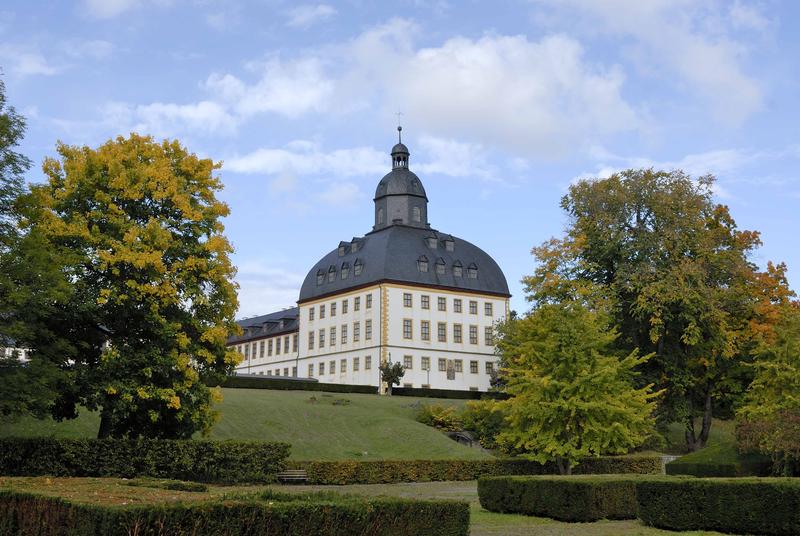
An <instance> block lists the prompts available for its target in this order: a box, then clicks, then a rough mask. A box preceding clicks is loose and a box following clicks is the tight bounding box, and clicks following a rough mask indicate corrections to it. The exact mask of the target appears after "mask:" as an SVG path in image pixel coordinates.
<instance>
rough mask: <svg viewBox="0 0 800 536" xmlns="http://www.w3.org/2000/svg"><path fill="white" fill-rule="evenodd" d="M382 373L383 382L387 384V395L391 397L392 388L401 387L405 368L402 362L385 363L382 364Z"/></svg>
mask: <svg viewBox="0 0 800 536" xmlns="http://www.w3.org/2000/svg"><path fill="white" fill-rule="evenodd" d="M380 371H381V381H382V382H383V383H385V384H386V389H387V391H386V393H387V394H389V395H391V394H392V386H393V385H400V380H402V379H403V376H405V374H406V369H404V368H403V365H402V363H400V362H397V363H392V362H390V361H385V362H383V363H381V366H380Z"/></svg>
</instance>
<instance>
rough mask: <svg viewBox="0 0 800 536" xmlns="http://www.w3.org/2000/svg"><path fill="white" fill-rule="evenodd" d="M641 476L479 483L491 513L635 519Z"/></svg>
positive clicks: (496, 479)
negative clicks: (638, 483) (637, 488)
mask: <svg viewBox="0 0 800 536" xmlns="http://www.w3.org/2000/svg"><path fill="white" fill-rule="evenodd" d="M637 479H638V477H630V476H629V477H619V476H602V477H600V476H584V477H579V476H575V477H572V476H571V477H559V476H501V477H496V476H495V477H483V478H480V479H479V480H478V497H479V498H480V502H481V506H482V507H484V508H485V509H486V510H489V511H491V512H501V513H515V514H526V515H534V516H544V517H551V518H553V519H559V520H561V521H583V522H586V521H597V520H598V519H634V518H636V481H637Z"/></svg>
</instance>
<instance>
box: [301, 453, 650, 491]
mask: <svg viewBox="0 0 800 536" xmlns="http://www.w3.org/2000/svg"><path fill="white" fill-rule="evenodd" d="M289 468H290V469H304V470H305V471H306V472H307V474H308V481H309V484H320V485H322V484H335V485H347V484H388V483H396V482H434V481H450V480H452V481H456V480H475V479H476V478H478V477H482V476H493V475H541V474H553V473H556V472H557V471H558V469H557V468H556V466H555V464H553V463H547V464H541V463H539V462H535V461H533V460H529V459H525V458H497V459H490V460H402V461H400V460H396V461H392V460H386V461H338V462H323V461H303V462H293V461H290V462H289ZM575 472H576V473H580V474H610V473H630V474H660V473H661V458H660V457H659V456H640V457H612V456H601V457H594V458H587V459H585V460H582V461H581V464H580V465H579V466H578V467H576V468H575Z"/></svg>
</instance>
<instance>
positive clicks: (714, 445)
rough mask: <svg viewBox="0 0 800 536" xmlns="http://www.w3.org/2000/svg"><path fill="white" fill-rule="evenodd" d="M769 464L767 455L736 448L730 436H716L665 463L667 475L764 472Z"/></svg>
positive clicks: (750, 473)
mask: <svg viewBox="0 0 800 536" xmlns="http://www.w3.org/2000/svg"><path fill="white" fill-rule="evenodd" d="M771 468H772V462H771V461H770V459H769V457H767V456H764V455H762V454H758V453H742V452H739V451H738V450H737V444H736V439H735V438H734V437H732V436H731V437H725V438H721V437H717V438H715V440H714V441H711V442H709V444H708V445H707V446H706V447H705V448H702V449H700V450H698V451H695V452H691V453H689V454H687V455H685V456H681V457H680V458H678V459H677V460H674V461H672V462H670V463H668V464H667V465H666V473H667V474H668V475H693V476H698V477H711V476H768V475H769V474H770V471H771Z"/></svg>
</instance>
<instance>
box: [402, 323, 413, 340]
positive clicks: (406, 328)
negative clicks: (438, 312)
mask: <svg viewBox="0 0 800 536" xmlns="http://www.w3.org/2000/svg"><path fill="white" fill-rule="evenodd" d="M412 335H413V333H412V330H411V319H409V318H404V319H403V338H404V339H410V338H411V336H412Z"/></svg>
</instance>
